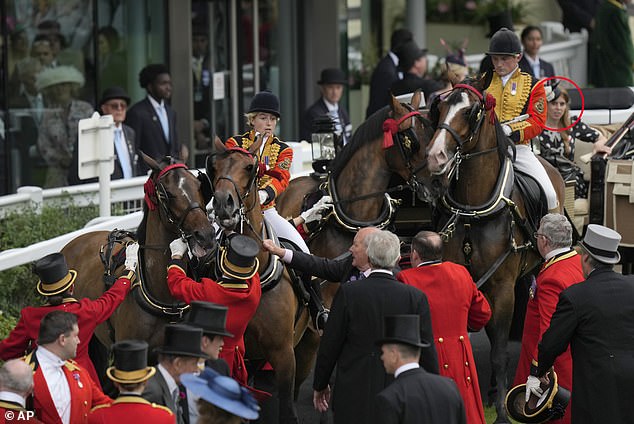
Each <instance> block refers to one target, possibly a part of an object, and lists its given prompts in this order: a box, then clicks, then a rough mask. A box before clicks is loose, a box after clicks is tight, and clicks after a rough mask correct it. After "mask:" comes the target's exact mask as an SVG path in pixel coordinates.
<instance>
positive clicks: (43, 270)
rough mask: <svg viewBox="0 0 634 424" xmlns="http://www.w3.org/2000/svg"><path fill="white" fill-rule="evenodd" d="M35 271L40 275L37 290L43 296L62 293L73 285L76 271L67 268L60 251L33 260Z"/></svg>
mask: <svg viewBox="0 0 634 424" xmlns="http://www.w3.org/2000/svg"><path fill="white" fill-rule="evenodd" d="M34 271H35V273H36V274H37V275H38V276H39V277H40V281H38V282H37V291H38V292H39V293H40V294H43V295H44V296H53V295H56V294H60V293H63V292H64V291H66V290H68V288H69V287H70V286H72V285H73V283H74V282H75V279H76V278H77V271H75V270H74V269H71V270H69V269H68V264H66V258H64V255H62V254H61V253H51V254H50V255H46V256H44V257H43V258H42V259H39V260H38V261H37V262H35V266H34Z"/></svg>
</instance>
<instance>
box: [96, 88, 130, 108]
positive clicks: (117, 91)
mask: <svg viewBox="0 0 634 424" xmlns="http://www.w3.org/2000/svg"><path fill="white" fill-rule="evenodd" d="M112 99H121V100H124V101H125V104H126V105H129V104H130V96H128V93H126V92H125V90H124V89H123V88H121V87H117V86H114V87H108V88H106V89H105V90H103V93H102V94H101V100H99V107H100V108H101V106H102V105H103V104H104V103H106V102H107V101H108V100H112Z"/></svg>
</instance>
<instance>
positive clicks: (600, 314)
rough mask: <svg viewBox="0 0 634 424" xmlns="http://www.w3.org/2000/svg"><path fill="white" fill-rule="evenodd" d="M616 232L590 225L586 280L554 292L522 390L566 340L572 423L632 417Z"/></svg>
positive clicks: (630, 308)
mask: <svg viewBox="0 0 634 424" xmlns="http://www.w3.org/2000/svg"><path fill="white" fill-rule="evenodd" d="M620 241H621V236H620V235H619V233H617V232H616V231H614V230H611V229H609V228H606V227H604V226H601V225H596V224H590V225H588V229H587V231H586V235H585V237H584V239H583V241H582V242H581V243H580V244H581V247H582V250H583V251H582V253H581V266H582V268H583V274H584V276H585V277H586V280H585V281H583V282H581V283H578V284H573V285H572V286H570V287H568V288H567V289H565V290H564V291H562V292H561V294H560V295H559V302H558V303H557V309H556V310H555V313H554V314H553V316H552V319H551V321H550V327H549V328H548V329H547V330H546V332H545V333H544V335H543V336H542V340H541V342H540V343H539V347H538V352H539V354H538V364H537V365H534V366H533V367H531V375H530V376H529V377H528V380H527V382H526V392H527V395H529V394H530V392H533V393H534V394H536V395H539V394H540V393H541V388H540V383H545V382H546V381H547V378H546V377H545V375H546V374H547V373H548V371H549V370H550V368H551V367H552V366H553V363H554V361H555V358H557V357H558V356H559V355H560V354H561V353H563V352H564V351H565V350H566V348H567V346H568V344H570V350H571V353H572V365H573V377H572V392H573V393H574V396H572V409H571V412H572V422H574V423H575V424H585V423H625V422H632V417H634V402H632V399H634V386H633V385H632V382H633V381H634V354H633V353H632V352H634V278H632V277H631V276H623V275H621V274H619V273H616V272H614V270H613V267H614V264H616V263H618V262H619V260H620V255H619V252H618V246H619V242H620Z"/></svg>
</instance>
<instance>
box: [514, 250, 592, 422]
mask: <svg viewBox="0 0 634 424" xmlns="http://www.w3.org/2000/svg"><path fill="white" fill-rule="evenodd" d="M583 280H584V277H583V270H582V269H581V257H580V256H579V255H578V254H577V253H576V252H575V251H570V252H566V253H563V254H561V255H557V256H555V257H554V258H552V259H550V260H549V261H548V262H546V263H545V264H544V265H543V266H542V269H541V271H540V272H539V275H537V282H536V283H537V284H536V288H535V289H534V291H533V298H532V299H529V301H528V305H527V306H526V318H525V319H524V332H523V334H522V349H521V351H520V359H519V361H518V363H517V370H516V371H515V380H514V381H513V386H516V385H518V384H524V383H526V379H527V378H528V375H529V374H530V368H531V362H532V361H533V360H535V361H537V344H538V343H539V341H540V340H541V339H542V335H543V334H544V332H545V331H546V330H547V329H548V327H549V326H550V318H551V317H552V316H553V313H554V312H555V308H556V307H557V302H558V301H559V294H560V293H561V292H562V291H563V290H564V289H566V288H568V287H570V286H571V285H573V284H576V283H578V282H581V281H583ZM554 367H555V371H556V372H557V380H558V382H559V384H560V385H561V386H562V387H565V388H566V389H568V390H572V357H571V356H570V346H568V348H567V349H566V351H565V352H564V353H563V354H561V355H559V356H558V357H557V359H556V360H555V365H554ZM552 422H553V423H566V424H569V423H570V408H566V415H565V416H564V418H563V419H561V420H557V421H552Z"/></svg>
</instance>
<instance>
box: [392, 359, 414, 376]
mask: <svg viewBox="0 0 634 424" xmlns="http://www.w3.org/2000/svg"><path fill="white" fill-rule="evenodd" d="M416 368H420V365H418V362H410V363H409V364H405V365H401V366H400V367H398V368H397V369H396V371H394V378H396V377H398V376H399V375H400V374H402V373H404V372H405V371H409V370H413V369H416Z"/></svg>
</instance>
